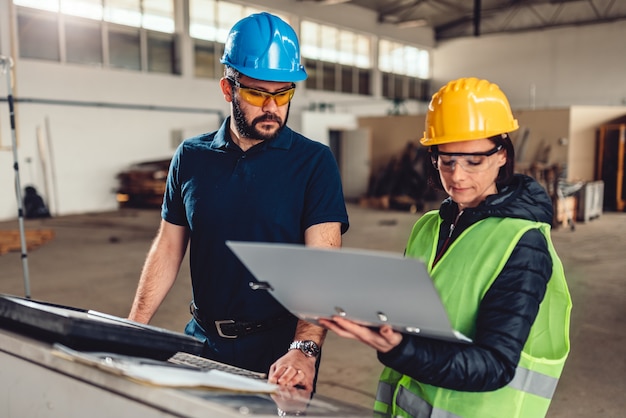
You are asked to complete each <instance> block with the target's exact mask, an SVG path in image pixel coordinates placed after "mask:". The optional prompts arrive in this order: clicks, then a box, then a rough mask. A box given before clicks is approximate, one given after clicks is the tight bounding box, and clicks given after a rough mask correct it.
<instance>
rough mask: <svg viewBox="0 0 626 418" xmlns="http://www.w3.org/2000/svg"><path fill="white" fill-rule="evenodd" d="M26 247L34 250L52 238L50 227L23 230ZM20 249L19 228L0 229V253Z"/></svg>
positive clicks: (52, 232) (52, 231)
mask: <svg viewBox="0 0 626 418" xmlns="http://www.w3.org/2000/svg"><path fill="white" fill-rule="evenodd" d="M24 236H25V238H26V249H27V250H28V251H30V250H34V249H35V248H38V247H40V246H42V245H43V244H45V243H46V242H48V241H50V240H52V239H53V238H54V230H52V229H31V230H25V231H24ZM11 251H13V252H18V251H22V240H21V237H20V231H19V230H0V255H2V254H6V253H8V252H11Z"/></svg>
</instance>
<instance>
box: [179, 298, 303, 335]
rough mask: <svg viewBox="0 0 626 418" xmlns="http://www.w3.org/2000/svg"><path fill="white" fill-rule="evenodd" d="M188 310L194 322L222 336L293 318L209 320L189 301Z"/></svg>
mask: <svg viewBox="0 0 626 418" xmlns="http://www.w3.org/2000/svg"><path fill="white" fill-rule="evenodd" d="M189 312H191V315H193V318H194V319H195V320H196V322H197V323H198V324H199V325H200V326H201V327H202V328H203V329H204V330H205V331H206V332H216V333H217V335H219V336H220V337H222V338H238V337H244V336H246V335H250V334H255V333H257V332H261V331H267V330H270V329H272V328H275V327H277V326H279V325H281V324H284V323H286V322H287V321H289V320H291V319H293V316H292V315H289V314H288V315H281V316H278V317H275V318H270V319H267V320H265V321H235V320H234V319H220V320H214V321H209V320H206V319H205V318H203V317H202V315H201V314H200V311H199V309H198V307H197V306H196V304H195V303H194V302H193V301H191V303H190V304H189Z"/></svg>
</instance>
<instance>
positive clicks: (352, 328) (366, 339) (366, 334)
mask: <svg viewBox="0 0 626 418" xmlns="http://www.w3.org/2000/svg"><path fill="white" fill-rule="evenodd" d="M318 322H319V324H320V325H322V326H323V327H326V328H328V329H329V330H331V331H334V332H335V333H337V335H339V336H341V337H344V338H351V339H353V340H358V341H361V342H363V343H365V344H367V345H369V346H370V347H372V348H374V349H375V350H377V351H380V352H381V353H386V352H388V351H390V350H391V349H392V348H394V347H395V346H397V345H398V344H400V342H401V341H402V334H401V333H399V332H396V331H394V330H393V328H391V327H390V326H389V325H382V326H381V327H380V328H379V329H378V330H372V329H371V328H368V327H364V326H362V325H359V324H357V323H356V322H352V321H350V320H348V319H345V318H342V317H340V316H333V317H332V319H320V320H319V321H318Z"/></svg>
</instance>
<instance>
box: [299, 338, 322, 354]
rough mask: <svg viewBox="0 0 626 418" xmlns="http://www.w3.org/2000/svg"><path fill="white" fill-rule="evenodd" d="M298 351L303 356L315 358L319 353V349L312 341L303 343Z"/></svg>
mask: <svg viewBox="0 0 626 418" xmlns="http://www.w3.org/2000/svg"><path fill="white" fill-rule="evenodd" d="M300 349H301V350H302V352H303V353H304V354H306V355H307V356H310V357H317V355H318V354H319V353H320V348H319V347H318V346H317V344H315V342H313V341H303V342H302V345H301V347H300Z"/></svg>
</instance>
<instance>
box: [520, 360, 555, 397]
mask: <svg viewBox="0 0 626 418" xmlns="http://www.w3.org/2000/svg"><path fill="white" fill-rule="evenodd" d="M557 383H559V379H557V378H555V377H552V376H548V375H545V374H543V373H539V372H535V371H532V370H528V369H525V368H523V367H518V368H517V370H515V376H514V377H513V380H511V381H510V382H509V384H508V386H510V387H512V388H513V389H517V390H521V391H522V392H526V393H530V394H533V395H537V396H541V397H542V398H546V399H552V395H554V391H556V385H557Z"/></svg>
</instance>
